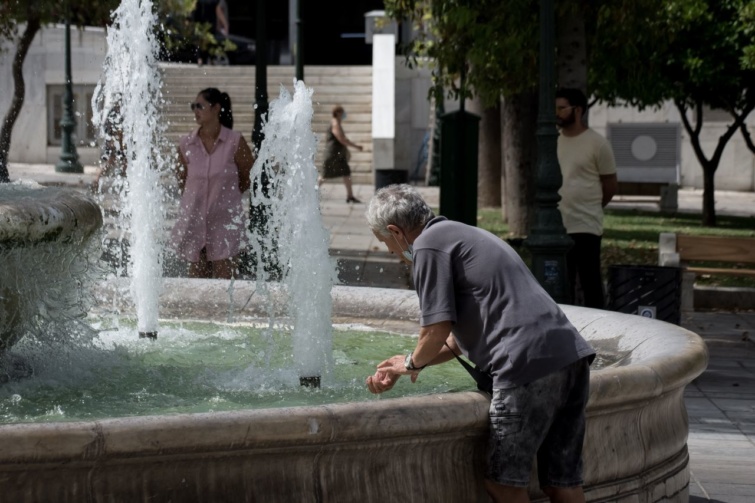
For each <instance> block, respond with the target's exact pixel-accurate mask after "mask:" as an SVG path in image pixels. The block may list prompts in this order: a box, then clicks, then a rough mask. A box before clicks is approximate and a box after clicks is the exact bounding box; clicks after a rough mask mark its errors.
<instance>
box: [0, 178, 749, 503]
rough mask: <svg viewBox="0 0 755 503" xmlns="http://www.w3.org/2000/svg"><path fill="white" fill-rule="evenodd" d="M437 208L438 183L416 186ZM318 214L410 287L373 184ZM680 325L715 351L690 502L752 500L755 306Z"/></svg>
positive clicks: (329, 196)
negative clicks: (374, 223) (374, 219)
mask: <svg viewBox="0 0 755 503" xmlns="http://www.w3.org/2000/svg"><path fill="white" fill-rule="evenodd" d="M10 168H11V169H10V174H11V179H12V180H14V179H18V178H25V179H34V180H37V181H39V182H40V183H43V184H55V185H68V186H73V187H77V188H80V189H82V190H86V188H87V187H88V185H89V184H90V183H91V180H93V178H94V174H95V172H96V170H95V169H94V168H91V167H87V168H86V169H85V173H84V174H82V175H64V174H58V173H55V172H54V169H53V167H52V166H44V165H42V166H30V165H17V164H12V165H11V166H10ZM418 188H419V190H420V192H422V193H423V195H424V196H425V197H426V198H427V200H428V202H429V203H430V204H431V205H433V206H436V207H437V204H438V195H439V194H438V190H437V188H428V187H418ZM321 190H322V192H321V213H322V217H323V222H324V224H325V226H326V227H327V228H328V229H329V231H330V233H331V241H330V249H331V255H332V256H333V257H335V258H336V259H337V260H338V261H339V265H340V273H339V278H340V280H341V282H342V283H345V284H352V285H361V286H381V287H394V288H408V287H409V284H410V283H409V281H410V277H409V270H408V268H407V267H405V266H403V265H401V264H400V263H399V262H398V260H397V258H396V257H395V256H391V255H390V254H388V252H387V251H386V250H385V248H384V246H383V245H382V244H380V243H379V242H378V241H377V240H376V239H375V237H374V236H373V235H372V233H371V232H370V231H369V229H368V228H367V224H366V220H365V218H364V211H365V208H366V205H365V204H364V203H366V202H367V201H369V198H370V197H371V196H372V194H373V193H374V187H373V186H371V185H357V186H355V187H354V191H355V195H356V197H357V198H358V199H360V200H361V201H363V203H361V204H359V203H357V204H349V203H346V192H345V189H344V187H343V185H342V184H340V183H328V184H325V185H323V187H322V189H321ZM701 197H702V191H697V190H680V191H679V209H680V211H689V212H699V211H700V209H701V208H702V199H701ZM611 205H612V207H646V208H648V209H652V208H653V207H655V208H657V204H655V203H654V202H652V201H642V200H632V201H629V200H628V198H621V197H619V198H617V200H616V201H615V202H613V203H611ZM716 208H717V211H718V213H719V214H722V215H723V214H736V215H743V216H755V193H737V192H717V193H716ZM681 325H682V326H684V327H685V328H687V329H689V330H692V331H693V332H695V333H697V334H699V335H700V336H701V337H702V338H703V339H704V340H705V342H706V344H707V346H708V350H709V352H710V362H709V365H708V369H707V370H706V371H705V372H704V373H703V374H702V375H701V376H700V377H699V378H698V379H696V380H695V381H694V382H693V383H692V384H691V385H690V386H688V387H687V390H686V393H685V402H686V405H687V410H688V414H689V424H690V430H689V441H688V446H689V452H690V469H691V482H690V502H692V503H703V502H706V501H710V502H714V503H715V502H718V503H752V502H755V342H754V341H755V306H752V309H750V310H741V311H738V312H725V311H707V312H694V313H684V314H683V316H682V322H681Z"/></svg>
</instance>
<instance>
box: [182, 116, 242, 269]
mask: <svg viewBox="0 0 755 503" xmlns="http://www.w3.org/2000/svg"><path fill="white" fill-rule="evenodd" d="M198 132H199V129H197V130H196V131H194V132H193V133H191V134H189V135H187V136H184V137H183V138H181V142H180V147H179V148H180V149H181V153H182V154H183V156H184V159H186V162H187V172H186V185H185V187H184V192H183V196H182V197H181V205H180V209H179V214H178V218H177V220H176V224H175V226H174V227H173V234H172V238H171V242H172V245H173V249H174V250H175V251H176V253H177V254H178V255H179V256H180V257H181V258H183V259H185V260H188V261H189V262H197V261H199V254H200V252H201V251H202V248H206V251H207V260H209V261H216V260H223V259H227V258H231V257H234V256H236V255H237V254H238V253H239V250H240V249H241V246H242V245H243V244H244V243H245V239H244V237H245V235H246V230H247V227H248V225H247V223H248V216H247V215H246V212H245V211H244V210H243V206H242V204H241V192H240V191H239V170H238V167H237V166H236V162H235V161H234V159H233V158H234V156H235V155H236V150H237V149H238V146H239V141H240V140H241V133H239V132H236V131H233V130H231V129H228V128H225V127H221V129H220V135H219V136H218V139H217V141H216V142H215V146H214V148H213V149H212V152H207V150H205V148H204V145H203V144H202V140H201V139H200V138H199V135H198Z"/></svg>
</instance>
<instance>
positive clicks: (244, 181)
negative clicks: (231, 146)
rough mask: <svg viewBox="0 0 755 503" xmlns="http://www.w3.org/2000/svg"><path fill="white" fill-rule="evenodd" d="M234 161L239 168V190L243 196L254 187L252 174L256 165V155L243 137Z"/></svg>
mask: <svg viewBox="0 0 755 503" xmlns="http://www.w3.org/2000/svg"><path fill="white" fill-rule="evenodd" d="M233 160H234V161H235V162H236V166H238V168H239V190H240V191H241V193H242V194H243V193H244V192H246V191H247V190H249V187H251V186H252V180H251V173H252V166H253V165H254V154H253V153H252V149H251V148H249V144H248V143H247V142H246V140H245V139H244V137H243V136H242V137H241V141H239V146H238V148H237V149H236V155H235V156H234V157H233Z"/></svg>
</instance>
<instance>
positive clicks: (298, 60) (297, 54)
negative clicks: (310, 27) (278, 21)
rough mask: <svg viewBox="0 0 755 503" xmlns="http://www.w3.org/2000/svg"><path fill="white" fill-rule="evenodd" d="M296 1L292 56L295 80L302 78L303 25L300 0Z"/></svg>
mask: <svg viewBox="0 0 755 503" xmlns="http://www.w3.org/2000/svg"><path fill="white" fill-rule="evenodd" d="M294 1H295V2H296V47H295V48H294V58H295V64H296V80H297V81H298V80H304V54H303V52H302V51H303V49H304V41H303V40H302V37H303V36H304V26H303V21H302V19H301V0H294Z"/></svg>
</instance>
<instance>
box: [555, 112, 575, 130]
mask: <svg viewBox="0 0 755 503" xmlns="http://www.w3.org/2000/svg"><path fill="white" fill-rule="evenodd" d="M576 121H577V117H576V116H575V115H574V109H573V108H572V111H571V113H570V114H569V115H567V116H566V117H556V125H557V126H558V127H560V128H564V127H568V126H571V125H572V124H574V123H575V122H576Z"/></svg>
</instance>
